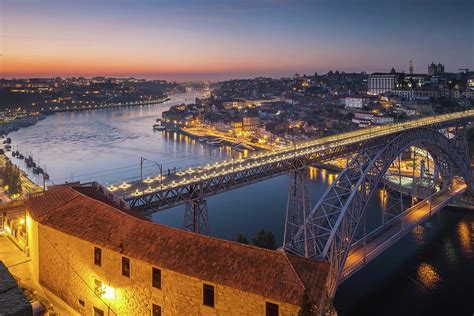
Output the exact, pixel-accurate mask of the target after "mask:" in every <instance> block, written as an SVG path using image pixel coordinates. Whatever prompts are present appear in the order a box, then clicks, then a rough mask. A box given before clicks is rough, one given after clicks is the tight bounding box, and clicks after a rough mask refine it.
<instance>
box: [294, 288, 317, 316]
mask: <svg viewBox="0 0 474 316" xmlns="http://www.w3.org/2000/svg"><path fill="white" fill-rule="evenodd" d="M318 314H319V313H318V309H317V307H316V305H314V302H313V300H312V299H311V297H310V296H309V294H308V290H304V293H303V296H302V297H301V301H300V310H299V312H298V316H316V315H318Z"/></svg>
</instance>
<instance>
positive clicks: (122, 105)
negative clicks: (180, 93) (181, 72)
mask: <svg viewBox="0 0 474 316" xmlns="http://www.w3.org/2000/svg"><path fill="white" fill-rule="evenodd" d="M169 100H171V98H170V97H168V96H164V97H163V98H160V99H154V100H148V101H136V102H125V103H122V102H120V103H112V104H102V105H100V104H94V105H93V106H91V105H90V104H89V105H87V106H86V105H81V106H79V107H78V106H74V107H71V108H69V107H67V108H65V109H64V108H62V109H59V108H58V109H53V110H51V113H56V112H74V111H89V110H102V109H113V108H125V107H134V106H142V105H152V104H160V103H164V102H166V101H169Z"/></svg>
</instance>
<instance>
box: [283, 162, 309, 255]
mask: <svg viewBox="0 0 474 316" xmlns="http://www.w3.org/2000/svg"><path fill="white" fill-rule="evenodd" d="M306 178H307V170H306V168H302V169H298V170H294V171H291V172H290V185H289V191H288V202H287V206H286V220H285V232H284V235H283V247H284V248H286V249H291V248H294V247H302V248H303V249H300V251H301V253H303V254H304V255H305V256H307V255H308V244H307V229H306V227H307V226H306V217H307V214H308V212H309V211H310V209H311V202H310V196H309V191H308V187H307V186H306ZM301 227H303V236H304V240H303V242H302V243H299V242H295V239H294V237H295V236H296V234H297V233H298V230H299V229H300V228H301Z"/></svg>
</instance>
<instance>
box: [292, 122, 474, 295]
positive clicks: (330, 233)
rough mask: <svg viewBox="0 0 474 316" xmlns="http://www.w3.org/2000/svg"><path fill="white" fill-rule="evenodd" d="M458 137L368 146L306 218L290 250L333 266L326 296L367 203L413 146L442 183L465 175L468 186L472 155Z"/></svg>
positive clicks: (423, 133)
mask: <svg viewBox="0 0 474 316" xmlns="http://www.w3.org/2000/svg"><path fill="white" fill-rule="evenodd" d="M455 139H456V138H454V137H452V138H448V137H447V136H446V135H445V134H444V133H442V132H440V131H437V130H433V129H429V128H418V129H413V130H410V131H406V132H403V133H401V134H398V135H395V136H392V137H389V138H386V139H383V140H377V141H374V142H368V143H367V144H365V145H364V146H363V149H361V151H359V153H358V154H357V155H356V156H355V157H354V158H353V159H352V160H351V162H350V163H349V164H348V165H347V167H346V168H345V169H344V170H343V171H342V172H341V173H340V174H339V175H338V176H337V178H336V180H335V181H334V182H333V183H332V185H331V186H330V187H329V188H328V189H327V190H326V192H325V193H324V195H323V196H322V198H321V199H320V200H319V201H318V203H317V204H316V205H315V206H314V208H313V209H312V210H311V212H310V213H309V214H308V216H307V220H306V223H305V224H304V225H306V227H305V229H306V231H307V235H306V239H305V238H304V236H303V230H304V229H303V227H301V228H300V230H299V232H298V233H297V234H296V236H295V237H294V238H293V240H292V241H291V243H290V244H289V245H286V246H285V247H286V248H287V249H288V250H289V251H291V252H295V253H298V254H300V255H304V254H305V253H307V254H308V257H310V258H317V259H322V260H326V261H329V263H330V272H329V275H328V279H327V284H326V288H327V296H328V298H330V299H332V298H333V297H334V295H335V292H336V289H337V286H338V283H339V280H340V277H341V273H342V271H343V268H344V264H345V261H346V258H347V255H348V252H349V250H350V248H351V245H352V242H353V239H354V236H355V233H356V231H357V227H358V225H359V222H360V221H361V219H362V218H363V214H364V212H365V209H366V206H367V202H368V201H369V199H370V197H371V196H372V195H373V193H374V191H375V190H376V189H377V187H378V184H379V183H380V181H381V180H382V178H383V176H384V175H385V173H386V172H387V170H388V168H389V167H390V165H391V164H392V162H393V161H394V160H395V159H397V157H398V156H399V155H400V154H401V153H402V152H403V151H404V150H406V149H407V148H409V147H410V146H417V147H422V148H424V149H425V150H427V151H428V152H429V153H430V155H431V156H432V158H433V160H434V161H435V163H436V164H437V166H438V168H439V169H440V172H441V174H442V175H443V178H444V179H446V181H448V182H449V181H451V180H452V177H453V176H454V175H457V176H461V177H462V178H463V179H464V180H465V181H466V182H467V183H468V184H469V182H470V173H469V167H468V162H467V156H466V155H465V153H464V148H461V147H462V146H460V145H459V144H458V143H457V142H456V141H455Z"/></svg>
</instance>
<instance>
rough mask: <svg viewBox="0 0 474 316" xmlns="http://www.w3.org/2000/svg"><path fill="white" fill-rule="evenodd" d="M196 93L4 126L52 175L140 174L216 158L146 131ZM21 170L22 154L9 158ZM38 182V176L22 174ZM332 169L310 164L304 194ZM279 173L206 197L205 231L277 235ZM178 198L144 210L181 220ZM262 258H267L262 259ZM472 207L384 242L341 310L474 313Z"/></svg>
mask: <svg viewBox="0 0 474 316" xmlns="http://www.w3.org/2000/svg"><path fill="white" fill-rule="evenodd" d="M199 96H200V93H185V94H175V95H172V96H171V100H170V101H168V102H166V103H162V104H157V105H149V106H141V107H128V108H116V109H103V110H91V111H80V112H66V113H56V114H53V115H50V116H48V117H47V118H46V119H44V120H42V121H40V122H38V123H37V124H36V125H34V126H30V127H27V128H23V129H21V130H19V131H17V132H13V133H11V134H9V137H11V138H12V140H13V149H17V148H18V149H19V150H20V151H21V152H24V153H25V152H28V153H30V154H32V155H33V157H34V159H35V160H37V161H39V164H40V165H41V166H42V167H46V170H47V172H48V173H49V175H50V177H51V180H52V182H54V183H56V184H58V183H63V182H65V181H81V182H88V181H95V180H97V181H99V182H101V183H103V184H107V183H110V182H117V181H120V180H125V179H130V178H134V177H138V176H139V175H140V157H144V158H146V159H147V160H146V161H145V163H144V168H143V172H144V174H145V175H146V174H151V173H158V167H157V165H156V164H155V162H156V163H159V164H162V165H163V168H164V169H165V170H166V169H168V168H169V169H172V168H173V167H177V168H179V167H183V166H189V165H195V164H199V163H203V162H208V161H214V160H221V159H225V158H226V157H228V156H229V155H230V152H229V151H228V150H227V149H225V148H211V147H209V146H206V145H203V144H200V143H199V142H196V141H194V140H191V139H189V138H187V137H183V136H177V135H176V134H168V133H164V132H153V130H152V125H153V123H154V121H155V119H156V118H158V117H160V115H161V113H162V112H163V111H165V110H166V109H168V108H169V107H170V106H171V105H174V104H180V103H183V102H186V103H192V102H193V101H194V99H195V98H196V97H199ZM13 161H14V162H16V163H18V164H19V165H20V166H21V167H23V168H24V169H25V170H26V166H24V165H23V163H22V161H20V160H18V159H15V158H13ZM30 176H31V177H32V178H33V180H34V181H36V182H37V183H42V178H41V177H38V176H35V175H32V174H31V175H30ZM334 178H335V174H334V173H331V172H329V171H326V170H320V169H316V170H315V169H313V170H312V172H311V174H310V181H309V187H310V193H311V197H312V201H313V203H314V202H316V201H317V199H318V198H319V197H320V196H321V195H322V193H323V191H324V190H325V188H326V187H327V186H328V185H329V184H330V183H331V182H332V181H333V180H334ZM287 191H288V177H287V176H281V177H278V178H274V179H271V180H267V181H264V182H260V183H257V184H253V185H250V186H247V187H243V188H239V189H236V190H233V191H230V192H227V193H223V194H220V195H217V196H214V197H211V198H209V199H208V208H209V227H210V231H211V234H212V235H213V236H217V237H220V238H225V239H230V240H233V239H235V237H236V235H237V234H239V233H243V234H245V235H246V236H247V237H249V238H251V237H252V236H253V235H254V234H255V233H256V232H257V231H258V230H260V229H262V228H264V229H266V230H271V231H272V232H273V233H274V234H275V236H276V239H277V242H278V244H280V243H281V240H282V235H283V228H284V218H285V207H286V199H287ZM382 208H383V205H382V202H381V200H380V196H378V195H377V196H374V198H373V200H372V201H371V202H370V206H369V208H368V213H369V216H368V220H369V222H370V223H369V225H375V224H374V223H377V222H378V220H379V219H380V214H381V212H380V210H381V209H382ZM183 213H184V207H177V208H174V209H170V210H166V211H163V212H160V213H157V214H154V215H153V220H154V221H156V222H159V223H163V224H166V225H171V226H175V227H182V225H183ZM270 264H271V263H270ZM473 299H474V213H471V212H468V211H464V210H456V209H452V208H448V209H446V210H444V211H442V212H441V213H440V214H438V215H436V216H434V217H433V218H432V219H431V220H429V221H428V222H426V223H425V224H424V225H422V226H418V227H417V228H416V229H414V230H413V232H412V233H411V234H409V235H408V236H406V237H405V238H403V239H402V240H401V241H400V242H398V243H397V244H395V245H394V246H392V247H391V248H390V249H389V250H388V251H386V252H385V253H383V254H382V255H381V256H380V257H379V258H377V259H376V260H374V261H373V262H372V263H370V264H369V265H368V266H367V267H366V268H365V269H363V270H361V271H359V272H358V273H357V274H355V275H354V276H353V277H351V278H350V279H349V280H347V281H346V282H344V283H343V284H342V285H341V286H340V288H339V290H338V293H337V295H336V300H335V306H336V308H337V309H338V310H339V312H340V315H426V314H429V315H472V314H473V313H474V300H473Z"/></svg>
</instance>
